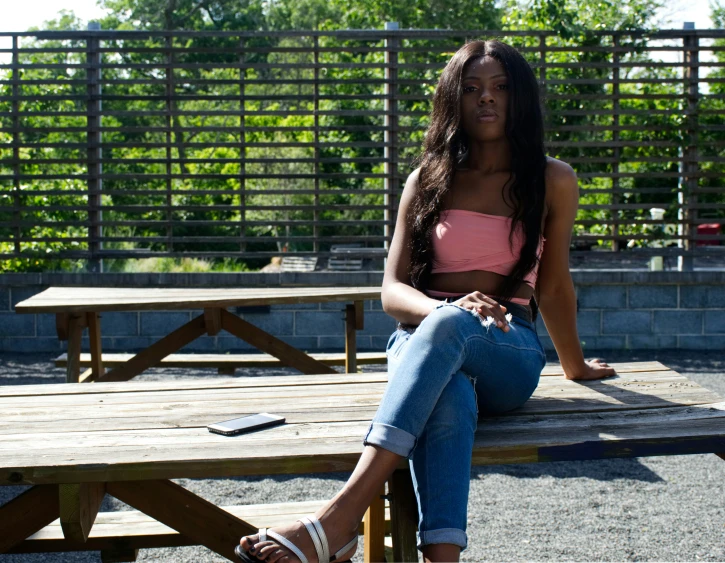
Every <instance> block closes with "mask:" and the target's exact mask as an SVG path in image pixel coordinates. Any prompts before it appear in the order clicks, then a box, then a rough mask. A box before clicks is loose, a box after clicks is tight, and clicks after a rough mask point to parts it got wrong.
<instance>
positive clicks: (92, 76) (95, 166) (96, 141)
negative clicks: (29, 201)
mask: <svg viewBox="0 0 725 563" xmlns="http://www.w3.org/2000/svg"><path fill="white" fill-rule="evenodd" d="M100 29H101V25H100V24H99V23H98V22H90V23H89V24H88V31H99V30H100ZM99 47H100V39H99V38H98V36H95V35H94V34H92V33H91V34H89V35H88V40H87V44H86V66H87V69H86V85H87V98H86V100H87V101H86V116H87V118H86V119H87V139H86V143H87V155H86V162H87V166H88V222H89V226H88V250H89V252H90V257H89V260H88V270H89V271H91V272H93V273H100V272H102V271H103V261H102V260H101V256H100V253H101V250H102V245H103V242H102V239H103V226H102V220H103V215H102V211H101V206H102V196H101V189H102V187H103V179H102V174H103V165H102V164H101V162H102V161H101V159H102V157H103V155H102V149H101V140H102V139H101V111H102V109H103V108H102V105H101V54H100V52H99Z"/></svg>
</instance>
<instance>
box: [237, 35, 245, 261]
mask: <svg viewBox="0 0 725 563" xmlns="http://www.w3.org/2000/svg"><path fill="white" fill-rule="evenodd" d="M239 49H240V51H241V52H240V53H239V237H240V239H241V240H240V242H239V251H240V252H242V253H244V252H246V251H247V243H246V241H245V240H244V237H245V236H246V235H247V195H246V189H247V179H246V175H247V132H246V119H245V117H244V115H245V113H246V108H245V105H246V102H245V99H244V89H245V84H244V83H245V81H246V80H247V68H246V66H245V62H246V61H245V58H246V56H245V54H244V38H242V39H240V40H239Z"/></svg>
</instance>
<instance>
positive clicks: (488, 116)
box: [476, 112, 498, 123]
mask: <svg viewBox="0 0 725 563" xmlns="http://www.w3.org/2000/svg"><path fill="white" fill-rule="evenodd" d="M497 119H498V116H497V115H496V114H495V113H488V112H487V113H479V114H478V115H476V121H480V122H483V123H490V122H491V121H496V120H497Z"/></svg>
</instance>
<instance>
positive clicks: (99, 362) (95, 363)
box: [86, 313, 105, 379]
mask: <svg viewBox="0 0 725 563" xmlns="http://www.w3.org/2000/svg"><path fill="white" fill-rule="evenodd" d="M86 323H87V324H88V338H89V341H90V348H91V374H92V375H91V379H98V378H99V377H101V376H102V375H103V374H104V373H105V372H104V370H103V354H102V349H101V322H100V318H99V316H98V313H86Z"/></svg>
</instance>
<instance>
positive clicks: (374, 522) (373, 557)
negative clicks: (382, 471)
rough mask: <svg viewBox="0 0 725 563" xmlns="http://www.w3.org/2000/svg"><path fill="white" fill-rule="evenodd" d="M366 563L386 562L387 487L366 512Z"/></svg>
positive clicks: (364, 552)
mask: <svg viewBox="0 0 725 563" xmlns="http://www.w3.org/2000/svg"><path fill="white" fill-rule="evenodd" d="M364 541H365V548H364V551H363V554H364V555H363V556H364V559H365V563H379V562H382V561H384V560H385V487H384V486H383V488H382V489H381V490H380V494H379V495H378V496H377V497H375V500H373V502H372V504H371V505H370V506H369V507H368V509H367V511H366V512H365V540H364Z"/></svg>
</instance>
